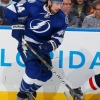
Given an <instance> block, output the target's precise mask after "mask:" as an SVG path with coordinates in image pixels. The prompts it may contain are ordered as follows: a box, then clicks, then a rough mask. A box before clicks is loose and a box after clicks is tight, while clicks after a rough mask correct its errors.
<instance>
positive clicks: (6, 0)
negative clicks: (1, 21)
mask: <svg viewBox="0 0 100 100" xmlns="http://www.w3.org/2000/svg"><path fill="white" fill-rule="evenodd" d="M1 2H3V3H9V0H1Z"/></svg>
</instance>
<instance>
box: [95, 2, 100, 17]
mask: <svg viewBox="0 0 100 100" xmlns="http://www.w3.org/2000/svg"><path fill="white" fill-rule="evenodd" d="M95 15H96V17H97V18H100V4H97V5H96V9H95Z"/></svg>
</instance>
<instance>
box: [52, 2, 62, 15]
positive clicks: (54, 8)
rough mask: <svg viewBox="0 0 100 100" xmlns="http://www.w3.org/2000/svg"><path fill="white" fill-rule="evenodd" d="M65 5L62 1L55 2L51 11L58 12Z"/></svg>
mask: <svg viewBox="0 0 100 100" xmlns="http://www.w3.org/2000/svg"><path fill="white" fill-rule="evenodd" d="M62 6H63V3H62V2H53V3H52V6H51V11H52V13H53V14H56V13H57V12H58V11H59V10H60V9H61V8H62Z"/></svg>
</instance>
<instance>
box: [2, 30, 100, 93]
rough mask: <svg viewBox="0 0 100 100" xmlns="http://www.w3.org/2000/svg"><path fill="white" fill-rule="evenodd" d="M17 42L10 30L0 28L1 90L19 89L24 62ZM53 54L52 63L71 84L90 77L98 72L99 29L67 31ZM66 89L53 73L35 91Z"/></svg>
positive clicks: (75, 85)
mask: <svg viewBox="0 0 100 100" xmlns="http://www.w3.org/2000/svg"><path fill="white" fill-rule="evenodd" d="M17 44H18V43H17V41H16V40H15V39H13V38H12V37H11V30H0V91H18V89H19V84H20V81H21V78H22V75H23V73H24V69H25V68H24V67H22V66H23V62H22V60H21V58H20V56H19V54H18V52H17ZM53 54H54V56H53V59H52V61H53V67H54V70H55V71H56V72H57V74H59V75H60V76H61V77H62V78H63V79H64V80H66V82H67V83H68V84H69V85H70V86H71V87H73V88H74V87H78V86H80V85H82V84H83V83H84V82H85V81H87V80H88V78H89V77H91V76H93V75H95V74H98V73H100V59H99V58H100V33H99V32H80V31H75V32H73V31H66V33H65V38H64V41H63V43H62V45H61V46H60V47H59V48H58V49H57V50H56V51H55V52H53ZM72 55H73V56H72ZM72 60H73V61H72ZM93 62H94V63H93ZM80 64H81V65H80ZM91 64H92V65H91ZM75 65H76V66H75ZM90 66H91V67H90ZM90 68H92V69H90ZM65 90H66V91H68V89H67V88H65V86H64V85H62V83H61V82H60V81H59V80H58V79H57V78H56V77H55V76H53V77H52V78H51V79H50V80H49V81H48V82H47V83H45V85H44V86H43V87H42V88H40V89H39V90H38V91H44V92H55V91H58V92H63V91H65Z"/></svg>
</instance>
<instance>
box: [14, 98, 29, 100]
mask: <svg viewBox="0 0 100 100" xmlns="http://www.w3.org/2000/svg"><path fill="white" fill-rule="evenodd" d="M16 100H28V98H20V97H17V99H16Z"/></svg>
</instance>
